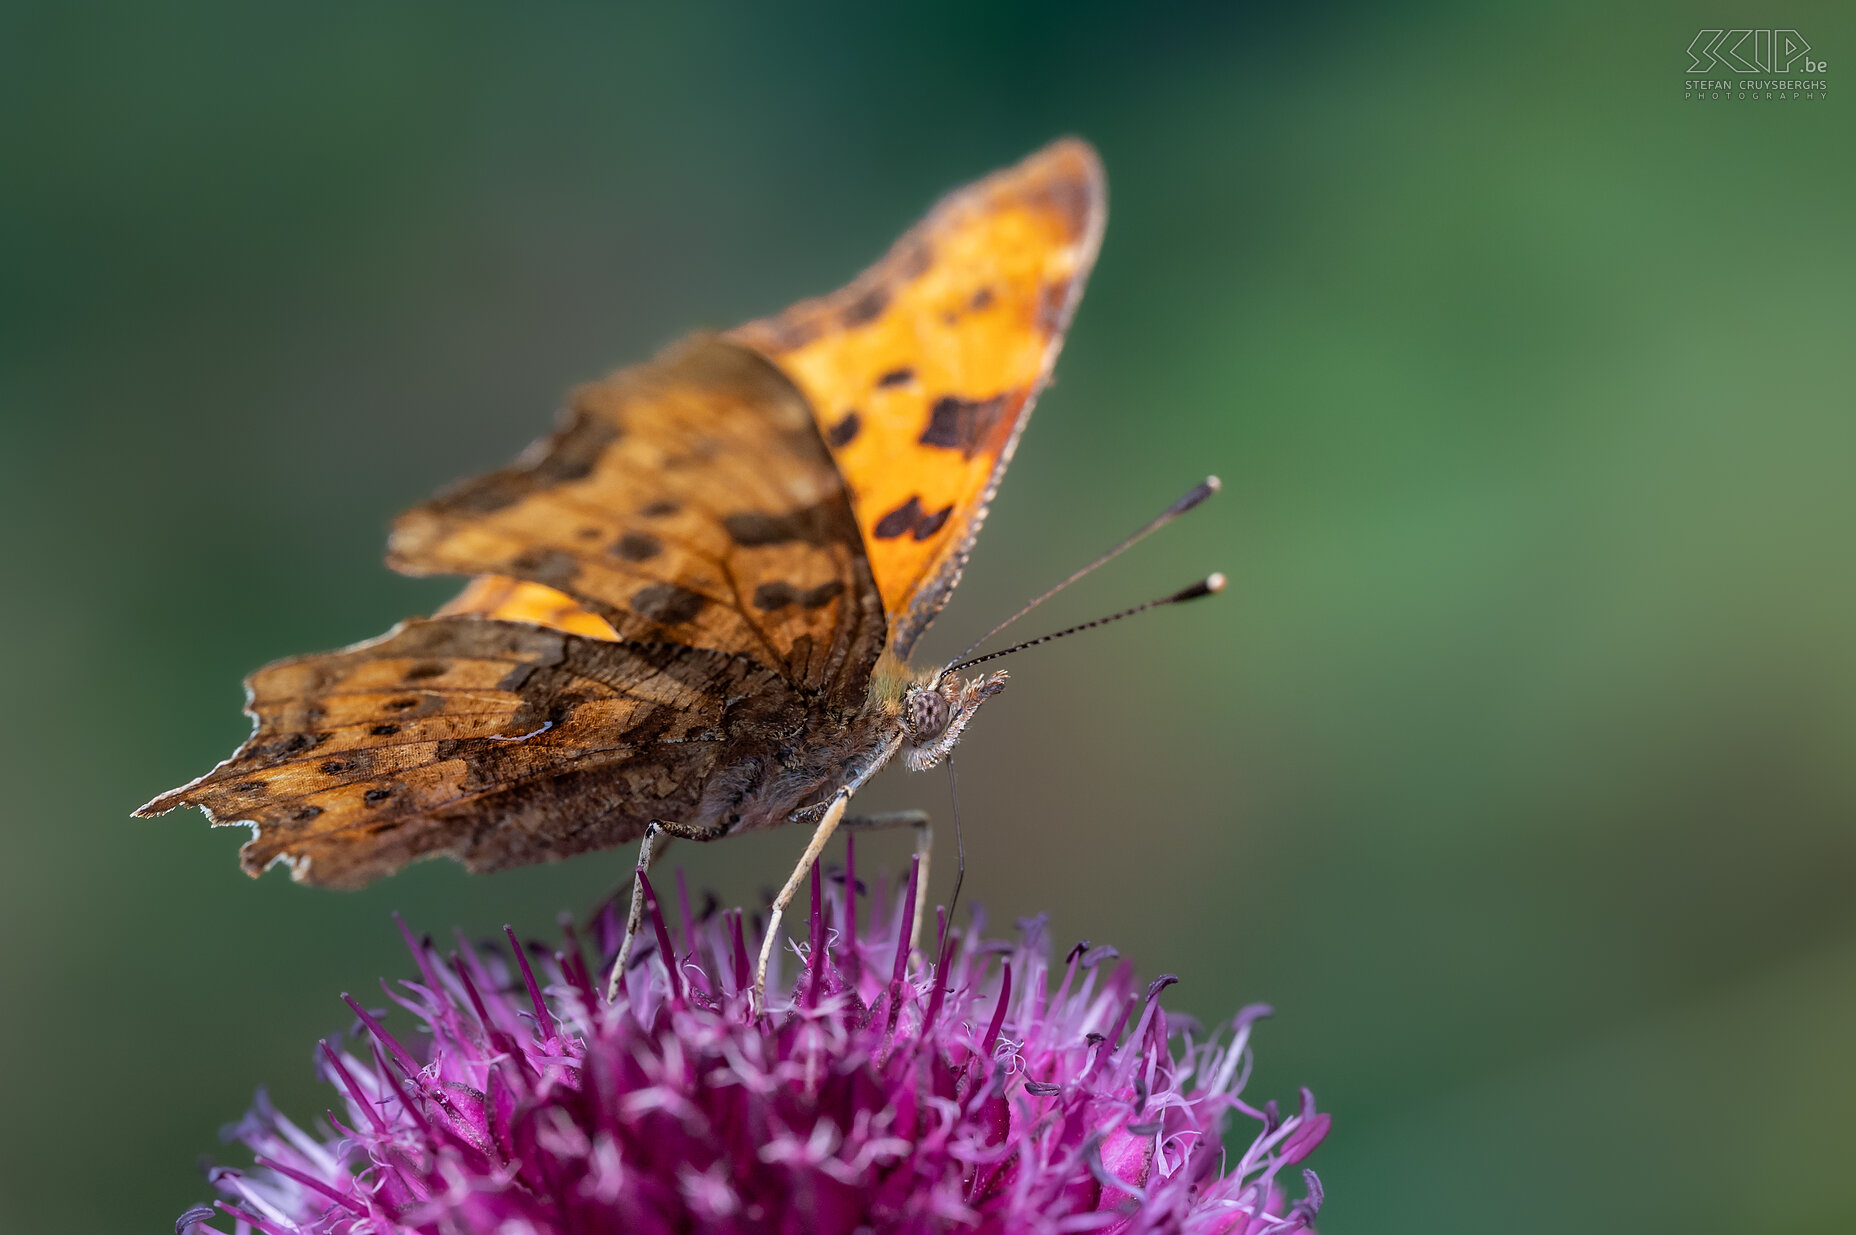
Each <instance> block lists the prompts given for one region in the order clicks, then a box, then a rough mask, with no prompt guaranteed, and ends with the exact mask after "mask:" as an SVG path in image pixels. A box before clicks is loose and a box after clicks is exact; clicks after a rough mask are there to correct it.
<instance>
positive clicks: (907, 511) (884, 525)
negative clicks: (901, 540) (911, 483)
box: [871, 497, 924, 540]
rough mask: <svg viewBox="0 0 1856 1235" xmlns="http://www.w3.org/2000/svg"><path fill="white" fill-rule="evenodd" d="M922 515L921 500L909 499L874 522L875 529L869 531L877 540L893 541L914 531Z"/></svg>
mask: <svg viewBox="0 0 1856 1235" xmlns="http://www.w3.org/2000/svg"><path fill="white" fill-rule="evenodd" d="M923 513H924V512H923V510H922V500H921V498H919V497H911V498H909V500H908V501H906V502H904V503H903V504H902V505H900V506H898V507H896V508H895V509H894V510H892V511H890V512H889V513H888V514H886V515H884V516H883V517H882V518H881V519H878V520H877V521H876V527H874V528H872V529H871V530H872V531H873V532H874V533H875V534H876V538H877V539H878V540H894V539H896V537H898V536H901V535H903V534H904V533H907V532H912V531H914V530H915V525H916V524H917V523H919V522H920V521H921V517H922V515H923Z"/></svg>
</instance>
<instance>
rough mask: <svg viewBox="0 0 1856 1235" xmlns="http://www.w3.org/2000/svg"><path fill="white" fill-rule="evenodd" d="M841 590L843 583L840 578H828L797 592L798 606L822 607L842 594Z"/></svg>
mask: <svg viewBox="0 0 1856 1235" xmlns="http://www.w3.org/2000/svg"><path fill="white" fill-rule="evenodd" d="M843 592H844V583H843V581H842V580H839V579H831V580H828V581H827V582H824V583H821V584H819V585H818V586H817V587H815V588H807V589H806V590H805V591H803V592H801V593H799V597H798V600H799V607H800V608H801V609H822V608H824V607H825V606H826V605H828V604H830V603H831V602H832V601H833V600H835V599H837V598H838V597H839V596H840V595H842V594H843Z"/></svg>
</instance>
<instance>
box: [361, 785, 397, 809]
mask: <svg viewBox="0 0 1856 1235" xmlns="http://www.w3.org/2000/svg"><path fill="white" fill-rule="evenodd" d="M392 796H393V790H391V789H369V790H368V791H367V792H366V793H364V794H362V795H361V800H362V801H363V802H365V803H367V805H369V806H379V805H380V804H381V803H382V802H384V801H386V800H387V799H388V798H390V797H392Z"/></svg>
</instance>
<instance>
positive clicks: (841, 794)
mask: <svg viewBox="0 0 1856 1235" xmlns="http://www.w3.org/2000/svg"><path fill="white" fill-rule="evenodd" d="M850 800H851V791H850V790H849V789H840V790H838V792H837V796H835V797H833V798H832V799H831V806H830V808H829V809H827V810H826V811H825V817H824V818H823V819H820V820H819V821H818V827H817V828H815V829H813V832H812V839H811V841H810V842H809V843H808V844H807V845H806V851H805V853H804V854H802V855H801V856H800V858H799V865H797V866H795V867H794V868H793V873H792V875H791V876H790V877H789V878H788V879H787V881H786V886H785V887H783V888H781V889H780V894H779V895H778V896H776V897H774V898H773V912H771V913H770V914H768V915H767V934H766V937H765V938H763V939H762V940H761V941H760V964H759V965H758V966H757V967H756V968H755V970H754V1002H755V1004H756V1005H757V1006H758V1007H761V1008H763V1009H764V1008H765V1007H766V1006H767V961H768V960H769V959H770V958H771V957H772V956H773V941H774V940H775V939H777V938H779V935H780V919H781V918H782V917H783V916H785V914H786V907H787V906H788V905H790V904H791V903H792V900H793V897H795V896H797V895H798V894H799V885H800V884H802V883H804V882H805V878H806V875H807V874H808V873H810V872H811V870H812V864H813V863H814V862H816V861H818V855H819V854H821V853H823V852H825V842H827V841H829V840H830V839H831V834H832V833H833V832H836V831H837V830H838V824H840V823H842V822H843V821H844V807H845V804H846V803H848V802H849V801H850Z"/></svg>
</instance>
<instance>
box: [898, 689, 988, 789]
mask: <svg viewBox="0 0 1856 1235" xmlns="http://www.w3.org/2000/svg"><path fill="white" fill-rule="evenodd" d="M1004 689H1005V673H1004V671H1003V670H1001V671H999V672H996V673H992V674H989V675H986V676H984V677H977V678H972V679H970V680H969V679H964V678H961V677H959V676H957V675H955V674H952V673H949V672H948V671H947V670H945V669H936V670H934V671H933V672H931V673H928V674H925V675H923V676H922V677H920V678H917V679H915V680H914V681H912V682H910V683H909V685H908V686H907V688H905V689H904V691H903V694H902V715H901V718H900V719H901V723H902V735H903V736H902V759H903V762H904V763H906V764H907V765H908V767H909V770H910V771H912V772H922V771H926V770H927V769H928V768H931V767H933V766H934V765H935V764H937V763H939V762H941V760H943V759H945V758H947V755H948V752H949V751H951V750H953V749H954V745H955V743H957V742H959V741H960V734H961V732H962V731H963V730H965V729H966V727H967V722H968V721H970V720H972V719H973V714H974V713H975V712H977V711H979V709H980V704H982V703H984V702H986V701H987V700H988V699H990V698H992V697H993V696H994V695H996V694H998V693H999V692H1000V691H1002V690H1004Z"/></svg>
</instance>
